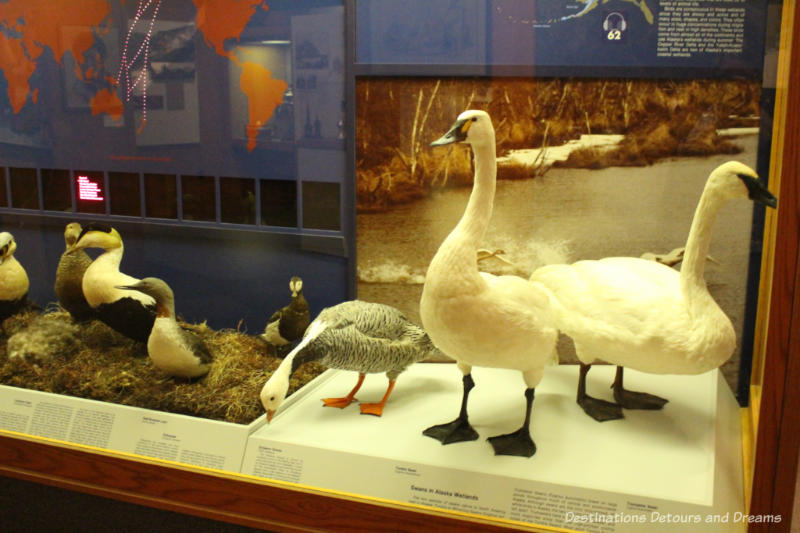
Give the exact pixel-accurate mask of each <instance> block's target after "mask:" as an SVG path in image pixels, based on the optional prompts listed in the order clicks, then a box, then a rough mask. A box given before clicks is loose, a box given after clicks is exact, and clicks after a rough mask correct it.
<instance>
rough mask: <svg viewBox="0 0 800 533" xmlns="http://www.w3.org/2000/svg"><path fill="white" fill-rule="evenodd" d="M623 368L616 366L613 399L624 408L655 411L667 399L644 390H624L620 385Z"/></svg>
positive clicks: (612, 386)
mask: <svg viewBox="0 0 800 533" xmlns="http://www.w3.org/2000/svg"><path fill="white" fill-rule="evenodd" d="M622 379H623V368H622V367H621V366H618V367H617V375H616V376H615V377H614V384H613V385H611V388H613V389H614V399H615V400H616V401H617V403H618V404H620V405H621V406H622V407H624V408H625V409H647V410H650V411H656V410H658V409H661V408H662V407H664V404H666V403H667V402H668V401H669V400H667V399H665V398H661V397H659V396H656V395H654V394H648V393H646V392H634V391H629V390H626V389H625V388H624V387H623V385H622Z"/></svg>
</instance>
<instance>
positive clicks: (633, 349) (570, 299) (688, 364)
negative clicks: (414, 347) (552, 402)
mask: <svg viewBox="0 0 800 533" xmlns="http://www.w3.org/2000/svg"><path fill="white" fill-rule="evenodd" d="M741 176H746V177H749V178H751V179H757V176H756V174H755V172H754V171H753V170H752V169H750V168H749V167H747V166H745V165H743V164H741V163H737V162H728V163H725V164H723V165H721V166H719V167H718V168H717V169H715V170H714V171H713V172H712V173H711V175H710V176H709V179H708V182H707V184H706V187H705V189H704V192H703V195H702V197H701V200H700V203H699V205H698V207H697V211H696V213H695V216H694V220H693V223H692V228H691V230H690V233H689V238H688V240H687V243H686V250H685V255H684V259H683V264H682V267H681V270H680V273H679V272H677V271H675V270H673V269H672V268H669V267H667V266H665V265H662V264H660V263H657V262H655V261H649V260H647V259H641V258H634V257H613V258H606V259H601V260H597V261H579V262H577V263H574V264H571V265H548V266H545V267H542V268H540V269H538V270H536V271H535V272H534V273H533V274H532V276H531V281H532V282H535V283H540V284H542V285H543V286H544V287H546V288H547V289H548V290H549V291H550V292H551V294H552V298H553V303H552V307H551V310H552V322H553V323H554V324H555V325H556V326H557V327H558V328H559V329H560V330H561V331H562V332H564V333H566V334H567V335H569V336H570V337H572V339H573V340H574V341H575V349H576V352H577V355H578V358H579V359H580V360H581V361H582V362H583V363H584V364H591V363H593V362H594V361H596V360H598V359H599V360H603V361H607V362H610V363H613V364H616V365H619V366H623V367H629V368H633V369H636V370H640V371H644V372H649V373H654V374H699V373H702V372H706V371H708V370H711V369H713V368H717V367H718V366H720V365H721V364H723V363H724V362H725V361H726V360H728V358H729V357H730V356H731V354H732V353H733V350H734V348H735V346H736V334H735V331H734V328H733V325H732V324H731V321H730V319H729V318H728V317H727V316H726V315H725V313H724V312H723V311H722V309H720V307H719V306H718V305H717V303H716V302H715V301H714V299H713V298H712V296H711V294H709V292H708V289H707V287H706V284H705V280H704V277H703V270H704V265H705V261H706V258H707V255H708V248H709V243H710V238H711V226H712V224H713V222H714V219H715V218H716V214H717V212H718V211H719V209H720V208H721V207H722V205H723V204H724V203H725V202H726V201H727V200H730V199H733V198H737V197H738V198H747V197H748V195H749V191H748V187H747V186H745V184H744V182H743V179H742V177H741ZM772 200H773V201H774V197H773V198H772ZM768 202H769V201H768ZM768 205H772V204H768Z"/></svg>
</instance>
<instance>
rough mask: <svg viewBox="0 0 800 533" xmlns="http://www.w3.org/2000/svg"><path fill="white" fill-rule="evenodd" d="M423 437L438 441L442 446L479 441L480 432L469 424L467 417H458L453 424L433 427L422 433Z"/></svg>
mask: <svg viewBox="0 0 800 533" xmlns="http://www.w3.org/2000/svg"><path fill="white" fill-rule="evenodd" d="M422 434H423V435H425V436H427V437H431V438H433V439H436V440H438V441H439V442H441V443H442V444H453V443H454V442H466V441H470V440H477V438H478V432H477V431H475V429H473V427H472V426H471V425H470V424H469V420H468V419H467V418H466V417H460V416H459V417H458V418H456V419H455V420H453V421H452V422H448V423H446V424H438V425H435V426H431V427H429V428H428V429H426V430H425V431H423V432H422Z"/></svg>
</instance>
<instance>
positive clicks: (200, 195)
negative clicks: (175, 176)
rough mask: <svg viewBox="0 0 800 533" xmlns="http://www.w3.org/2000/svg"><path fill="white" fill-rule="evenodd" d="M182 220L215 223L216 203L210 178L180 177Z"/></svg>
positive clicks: (212, 180)
mask: <svg viewBox="0 0 800 533" xmlns="http://www.w3.org/2000/svg"><path fill="white" fill-rule="evenodd" d="M181 201H182V202H183V220H198V221H203V222H215V221H216V220H217V202H216V198H215V194H214V178H213V177H212V176H181Z"/></svg>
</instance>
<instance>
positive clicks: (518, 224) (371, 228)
mask: <svg viewBox="0 0 800 533" xmlns="http://www.w3.org/2000/svg"><path fill="white" fill-rule="evenodd" d="M760 96H761V88H760V86H759V84H758V83H757V82H753V81H747V80H646V79H642V80H624V79H622V80H603V79H558V78H543V79H535V78H491V79H484V78H475V79H466V78H443V79H436V78H424V79H423V78H369V77H367V78H362V79H359V80H357V83H356V102H357V105H356V132H357V134H356V192H357V208H358V215H357V254H358V257H357V269H358V285H357V290H358V294H357V296H358V298H360V299H362V300H367V301H371V302H380V303H386V304H389V305H393V306H395V307H397V308H399V309H400V310H402V311H403V312H404V313H406V315H407V316H408V318H409V319H411V320H413V321H415V322H417V323H420V317H419V300H420V296H421V294H422V287H423V284H424V281H425V272H426V269H427V267H428V264H429V263H430V261H431V259H432V258H433V256H434V254H435V253H436V251H437V249H438V248H439V245H440V244H441V243H442V241H443V240H444V239H445V237H446V236H447V235H448V234H449V233H450V231H451V230H452V229H453V228H454V227H455V225H456V223H457V222H458V220H459V219H460V217H461V215H462V214H463V212H464V208H465V207H466V204H467V200H468V198H469V195H470V192H471V188H472V175H473V168H472V161H471V151H470V149H469V147H468V146H466V145H448V146H443V147H435V148H432V147H431V146H430V143H431V142H432V141H434V140H436V139H438V138H439V137H440V136H441V135H442V134H443V133H444V132H445V131H447V129H448V128H449V127H450V125H451V124H452V122H453V120H454V119H455V117H456V116H458V114H459V113H461V112H462V111H464V110H465V109H483V110H485V111H487V112H488V113H489V115H490V116H491V118H492V122H493V124H494V127H495V131H496V142H497V155H498V175H497V178H498V179H497V191H496V195H495V200H494V212H493V215H492V219H491V221H490V225H489V229H488V231H487V233H486V236H485V239H484V242H483V244H482V248H483V249H484V250H485V253H483V255H484V256H486V257H485V258H484V259H483V260H481V261H480V262H479V268H480V269H481V270H484V271H487V272H491V273H493V274H513V275H519V276H523V277H525V278H527V277H528V276H529V275H530V274H531V272H533V271H534V270H535V269H536V268H538V267H540V266H543V265H546V264H556V263H571V262H574V261H578V260H581V259H600V258H603V257H614V256H633V257H640V256H642V255H643V254H668V253H669V252H671V251H672V250H674V249H676V248H679V247H682V246H684V245H685V243H686V239H687V236H688V233H689V227H690V225H691V222H692V218H693V215H694V211H695V208H696V207H697V203H698V200H699V199H700V195H701V193H702V190H703V187H704V185H705V182H706V179H707V178H708V175H709V173H710V172H711V171H712V170H713V169H714V168H716V167H717V166H718V165H720V164H721V163H724V162H725V161H729V160H737V161H740V162H742V163H744V164H746V165H749V166H750V167H753V168H754V167H755V165H756V160H757V155H758V140H759V130H758V128H757V127H756V126H757V125H758V117H759V114H760V113H761V109H760ZM753 209H754V207H753V205H752V203H751V202H747V201H734V202H729V203H728V204H726V205H725V207H724V208H723V210H722V211H721V212H720V214H719V217H718V219H717V221H716V223H715V224H714V227H713V234H712V242H711V250H710V259H709V260H708V262H707V264H706V281H707V284H708V287H709V290H710V292H711V294H712V296H713V297H714V299H715V300H716V301H717V303H718V304H719V305H720V307H721V308H722V309H723V310H724V311H725V313H726V314H727V315H728V316H729V317H730V318H731V320H732V321H733V323H734V326H735V329H736V332H737V335H738V337H737V338H738V340H739V341H741V338H742V332H743V330H744V328H745V327H752V325H749V326H746V325H745V324H744V311H745V300H746V292H747V276H748V267H749V265H748V262H749V260H750V253H751V226H752V218H753ZM757 209H763V208H762V207H758V208H757ZM484 250H482V251H481V252H483V251H484ZM479 255H480V254H479ZM675 268H680V263H678V264H677V265H676V266H675ZM558 350H559V358H560V361H561V362H562V363H574V362H577V359H576V358H575V355H574V348H573V346H572V343H571V341H570V340H569V339H567V338H565V337H562V339H561V340H560V341H559V346H558ZM740 353H741V348H740V347H737V349H736V352H735V353H734V355H733V357H731V359H730V360H729V361H728V362H727V363H726V364H725V365H724V367H723V373H724V375H725V376H726V379H727V380H728V383H729V384H730V385H731V387H732V388H733V389H734V390H736V381H737V378H738V368H739V359H740ZM598 356H599V357H602V355H601V354H598Z"/></svg>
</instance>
